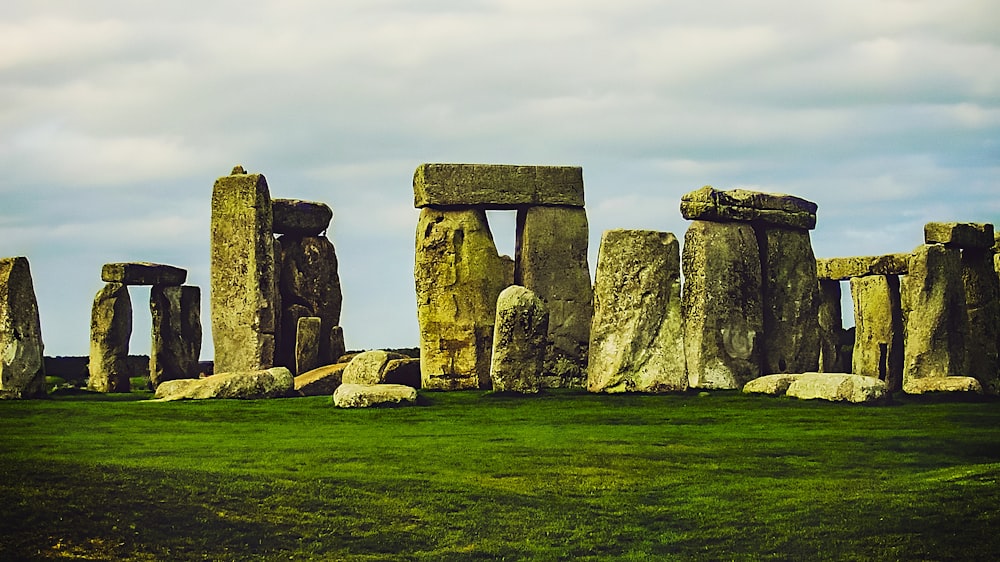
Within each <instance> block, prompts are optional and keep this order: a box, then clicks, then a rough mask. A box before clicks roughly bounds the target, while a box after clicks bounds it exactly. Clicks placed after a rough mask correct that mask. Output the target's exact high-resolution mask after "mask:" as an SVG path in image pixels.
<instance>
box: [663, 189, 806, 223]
mask: <svg viewBox="0 0 1000 562" xmlns="http://www.w3.org/2000/svg"><path fill="white" fill-rule="evenodd" d="M816 208H817V207H816V204H815V203H812V202H810V201H806V200H805V199H801V198H799V197H795V196H792V195H784V194H775V193H761V192H758V191H747V190H744V189H733V190H730V191H719V190H717V189H715V188H714V187H712V186H710V185H706V186H705V187H702V188H701V189H698V190H695V191H692V192H690V193H687V194H685V195H683V196H682V197H681V215H683V216H684V218H686V219H688V220H705V221H723V222H728V221H739V222H756V223H766V224H772V225H775V226H785V227H790V228H800V229H806V230H812V229H813V228H816Z"/></svg>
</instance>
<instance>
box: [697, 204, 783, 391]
mask: <svg viewBox="0 0 1000 562" xmlns="http://www.w3.org/2000/svg"><path fill="white" fill-rule="evenodd" d="M682 257H683V262H682V265H683V271H684V280H685V281H684V293H683V299H682V310H683V313H684V319H685V321H684V354H685V357H686V359H687V371H688V386H690V387H692V388H707V389H713V388H715V389H738V388H742V387H743V385H744V384H746V383H747V382H748V381H750V380H753V379H755V378H757V377H759V376H760V375H761V372H760V370H761V369H760V342H759V339H760V337H761V333H762V331H763V328H764V319H763V312H762V310H761V277H760V254H759V251H758V248H757V237H756V235H755V234H754V230H753V228H752V227H751V226H750V225H749V224H744V223H735V222H734V223H717V222H708V221H700V220H699V221H694V222H692V223H691V225H690V226H689V227H688V230H687V233H686V234H685V235H684V249H683V253H682Z"/></svg>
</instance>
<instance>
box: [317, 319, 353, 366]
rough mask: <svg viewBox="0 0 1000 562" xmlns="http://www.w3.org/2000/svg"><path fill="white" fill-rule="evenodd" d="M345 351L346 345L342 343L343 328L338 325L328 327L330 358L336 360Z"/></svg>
mask: <svg viewBox="0 0 1000 562" xmlns="http://www.w3.org/2000/svg"><path fill="white" fill-rule="evenodd" d="M321 349H322V348H321ZM346 352H347V346H346V344H345V343H344V329H343V328H342V327H340V326H334V327H332V328H330V358H331V359H330V360H331V361H337V360H338V359H340V357H341V356H342V355H344V353H346Z"/></svg>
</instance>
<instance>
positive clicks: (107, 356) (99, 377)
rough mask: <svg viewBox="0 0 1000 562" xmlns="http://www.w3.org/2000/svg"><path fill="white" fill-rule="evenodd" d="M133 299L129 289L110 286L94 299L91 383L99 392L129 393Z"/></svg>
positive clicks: (89, 384) (123, 286)
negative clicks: (129, 350) (129, 348)
mask: <svg viewBox="0 0 1000 562" xmlns="http://www.w3.org/2000/svg"><path fill="white" fill-rule="evenodd" d="M131 336H132V300H131V299H130V298H129V295H128V286H127V285H123V284H121V283H108V284H106V285H105V286H104V287H102V288H101V290H100V291H98V292H97V295H96V296H95V297H94V307H93V309H92V311H91V315H90V382H88V383H87V387H88V388H89V389H90V390H95V391H97V392H128V391H129V372H128V367H127V364H126V361H127V359H128V343H129V338H130V337H131Z"/></svg>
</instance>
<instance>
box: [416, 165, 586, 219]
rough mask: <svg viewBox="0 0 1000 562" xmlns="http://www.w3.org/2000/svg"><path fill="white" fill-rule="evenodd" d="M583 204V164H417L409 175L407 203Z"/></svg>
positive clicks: (510, 206) (502, 206)
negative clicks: (410, 191) (410, 189)
mask: <svg viewBox="0 0 1000 562" xmlns="http://www.w3.org/2000/svg"><path fill="white" fill-rule="evenodd" d="M527 205H561V206H570V207H583V168H580V167H577V166H515V165H507V164H421V165H420V166H418V167H417V170H416V172H415V173H414V174H413V206H414V207H417V208H418V209H419V208H423V207H444V208H447V207H481V208H484V209H516V208H518V207H523V206H527Z"/></svg>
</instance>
